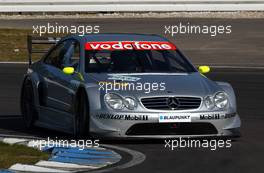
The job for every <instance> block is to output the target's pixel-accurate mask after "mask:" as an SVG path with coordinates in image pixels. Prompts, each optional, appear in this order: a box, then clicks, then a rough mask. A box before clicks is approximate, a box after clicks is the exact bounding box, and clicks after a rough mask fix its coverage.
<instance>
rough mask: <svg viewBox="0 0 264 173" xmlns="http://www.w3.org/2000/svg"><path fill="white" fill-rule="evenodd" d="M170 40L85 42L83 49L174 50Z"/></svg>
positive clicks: (174, 47)
mask: <svg viewBox="0 0 264 173" xmlns="http://www.w3.org/2000/svg"><path fill="white" fill-rule="evenodd" d="M175 49H176V46H175V45H173V44H172V43H170V42H157V41H155V42H153V41H108V42H87V43H86V44H85V50H175Z"/></svg>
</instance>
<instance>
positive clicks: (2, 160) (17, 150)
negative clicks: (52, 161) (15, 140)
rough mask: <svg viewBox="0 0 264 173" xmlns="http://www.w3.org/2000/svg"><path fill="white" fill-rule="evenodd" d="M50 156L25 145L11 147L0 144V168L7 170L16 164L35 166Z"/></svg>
mask: <svg viewBox="0 0 264 173" xmlns="http://www.w3.org/2000/svg"><path fill="white" fill-rule="evenodd" d="M48 158H49V154H48V153H45V152H41V151H39V150H37V149H34V148H29V147H26V146H23V145H16V144H15V145H9V144H5V143H2V142H0V168H3V169H6V168H9V167H10V166H11V165H13V164H15V163H23V164H34V163H36V162H38V161H39V160H47V159H48Z"/></svg>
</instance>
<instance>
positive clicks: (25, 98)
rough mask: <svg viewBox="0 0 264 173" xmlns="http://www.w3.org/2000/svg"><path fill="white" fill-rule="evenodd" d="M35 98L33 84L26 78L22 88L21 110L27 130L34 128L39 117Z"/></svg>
mask: <svg viewBox="0 0 264 173" xmlns="http://www.w3.org/2000/svg"><path fill="white" fill-rule="evenodd" d="M34 98H35V97H34V91H33V86H32V82H31V81H30V79H28V78H26V79H25V81H24V83H23V86H22V90H21V97H20V109H21V114H22V118H23V121H24V124H25V126H26V128H32V127H34V123H35V121H36V119H37V117H38V112H37V109H36V106H35V100H34Z"/></svg>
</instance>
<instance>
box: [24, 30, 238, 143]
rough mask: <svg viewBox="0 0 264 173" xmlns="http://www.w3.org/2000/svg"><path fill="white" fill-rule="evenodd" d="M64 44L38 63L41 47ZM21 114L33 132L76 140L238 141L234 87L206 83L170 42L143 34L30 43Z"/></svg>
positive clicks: (205, 68)
mask: <svg viewBox="0 0 264 173" xmlns="http://www.w3.org/2000/svg"><path fill="white" fill-rule="evenodd" d="M38 43H39V44H41V43H44V44H45V43H56V44H55V45H54V46H53V47H52V48H50V50H49V51H48V52H47V53H45V55H44V56H43V57H42V58H41V59H40V60H39V61H37V62H35V63H33V64H31V54H32V53H38V52H41V51H40V50H33V48H32V45H33V44H38ZM28 46H29V48H28V49H29V53H30V66H29V68H28V70H27V74H26V75H25V77H24V80H23V85H22V91H21V111H22V115H23V117H24V120H25V123H26V125H27V126H28V127H31V126H33V125H36V126H41V127H45V128H49V129H54V130H58V131H63V132H68V133H72V134H74V135H76V136H85V135H92V136H97V137H98V136H99V137H121V138H173V137H204V136H237V135H239V128H240V125H241V122H240V118H239V115H238V114H237V109H236V99H235V94H234V91H233V89H232V87H231V85H230V84H228V83H226V82H214V81H211V80H210V79H208V78H207V77H206V76H204V73H207V72H209V71H210V68H209V67H208V66H200V67H198V69H196V68H195V67H194V66H193V65H192V64H191V63H190V62H189V61H188V59H187V58H186V57H185V56H184V55H183V54H182V53H181V51H180V50H179V49H178V48H177V47H176V46H175V45H174V44H172V43H171V42H169V41H168V40H167V39H165V38H162V37H160V36H157V35H143V34H96V35H85V36H77V35H73V36H67V37H65V38H62V39H59V40H58V39H53V40H52V39H50V38H48V39H47V40H44V39H40V40H34V39H32V37H29V45H28Z"/></svg>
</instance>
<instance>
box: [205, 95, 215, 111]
mask: <svg viewBox="0 0 264 173" xmlns="http://www.w3.org/2000/svg"><path fill="white" fill-rule="evenodd" d="M204 104H205V106H206V108H207V109H213V108H214V106H215V104H214V99H213V97H212V96H207V97H205V99H204Z"/></svg>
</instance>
